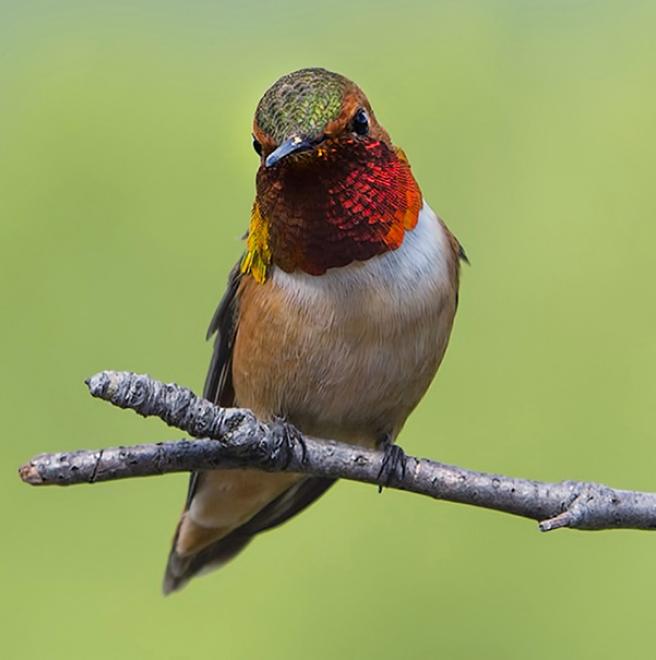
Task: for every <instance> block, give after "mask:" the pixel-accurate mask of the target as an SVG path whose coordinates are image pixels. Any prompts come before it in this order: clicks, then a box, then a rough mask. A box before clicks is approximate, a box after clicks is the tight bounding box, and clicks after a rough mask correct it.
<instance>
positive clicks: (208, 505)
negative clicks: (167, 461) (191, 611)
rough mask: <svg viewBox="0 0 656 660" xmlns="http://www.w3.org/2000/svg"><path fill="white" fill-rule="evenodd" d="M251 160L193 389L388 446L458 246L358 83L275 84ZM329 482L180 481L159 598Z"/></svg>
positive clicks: (446, 329)
mask: <svg viewBox="0 0 656 660" xmlns="http://www.w3.org/2000/svg"><path fill="white" fill-rule="evenodd" d="M253 146H254V148H255V151H256V152H257V154H258V156H259V158H260V166H259V169H258V171H257V178H256V189H257V194H256V198H255V203H254V204H253V209H252V212H251V219H250V225H249V229H248V235H247V243H246V250H245V253H244V255H243V256H242V258H241V260H240V262H239V263H238V264H237V265H236V266H235V268H234V269H233V270H232V272H231V274H230V278H229V282H228V287H227V291H226V292H225V294H224V296H223V299H222V301H221V303H220V304H219V306H218V309H217V310H216V313H215V314H214V317H213V319H212V321H211V323H210V327H209V334H208V336H211V335H214V334H216V340H215V344H214V353H213V356H212V361H211V363H210V367H209V373H208V375H207V380H206V382H205V390H204V396H205V398H207V399H209V400H210V401H213V402H215V403H217V404H218V405H220V406H240V407H244V408H250V409H251V410H253V411H254V413H255V414H256V415H257V417H258V418H259V419H261V420H262V421H268V420H272V419H274V418H284V419H285V420H288V421H289V422H290V423H292V424H294V425H295V426H296V427H298V428H299V429H300V430H301V431H302V432H303V433H305V434H308V435H312V436H315V437H320V438H321V437H323V438H331V439H334V440H339V441H342V442H347V443H353V444H360V445H366V446H369V447H372V446H380V447H381V448H383V449H384V450H385V453H384V454H383V456H384V457H385V459H384V461H383V467H382V469H381V480H382V481H381V483H384V481H385V479H386V478H388V477H389V474H388V475H387V477H386V475H385V474H384V473H385V471H386V470H396V469H398V465H399V464H400V463H402V461H403V453H402V451H401V450H400V449H399V448H398V447H397V446H396V445H394V444H393V443H394V441H395V439H396V437H397V435H398V433H399V431H400V430H401V428H402V426H403V424H404V422H405V420H406V418H407V417H408V415H409V414H410V412H411V411H412V410H413V408H414V407H415V406H416V405H417V403H418V402H419V400H420V399H421V397H422V396H423V395H424V393H425V392H426V389H427V388H428V386H429V384H430V382H431V380H432V379H433V377H434V375H435V373H436V371H437V369H438V367H439V365H440V363H441V361H442V357H443V356H444V352H445V350H446V347H447V343H448V340H449V335H450V333H451V327H452V325H453V320H454V316H455V313H456V307H457V304H458V280H459V261H460V259H463V258H465V257H464V252H463V250H462V247H461V246H460V244H459V243H458V241H457V240H456V239H455V237H454V236H453V234H451V232H450V231H449V230H448V229H447V227H446V225H445V224H444V222H443V221H442V220H441V219H440V218H439V217H437V215H436V214H435V213H434V212H433V211H432V210H431V208H430V207H429V206H428V204H427V203H426V201H425V200H424V198H423V196H422V193H421V190H420V189H419V186H418V185H417V182H416V181H415V178H414V176H413V174H412V171H411V169H410V165H409V163H408V159H407V158H406V156H405V154H404V152H403V151H402V150H401V149H400V148H398V147H395V146H394V145H393V144H392V141H391V140H390V137H389V135H388V134H387V132H386V131H385V129H384V128H383V127H382V126H381V125H380V124H379V123H378V121H377V119H376V116H375V114H374V112H373V110H372V108H371V105H370V104H369V101H368V100H367V97H366V96H365V95H364V93H363V92H362V91H361V90H360V88H359V87H358V86H357V85H356V84H355V83H353V82H351V81H350V80H348V79H347V78H345V77H343V76H341V75H339V74H336V73H332V72H330V71H326V70H325V69H319V68H310V69H302V70H300V71H295V72H294V73H290V74H288V75H286V76H283V77H282V78H280V79H279V80H278V81H277V82H275V83H274V84H273V85H272V86H271V87H270V88H269V89H268V90H267V91H266V93H265V94H264V96H263V97H262V99H261V100H260V102H259V104H258V106H257V110H256V113H255V119H254V122H253ZM333 483H334V481H333V480H332V479H326V478H318V477H307V476H304V475H299V474H290V473H285V472H281V473H269V472H261V471H257V470H248V469H246V470H212V471H207V472H197V473H194V474H192V476H191V481H190V484H189V491H188V494H187V501H186V505H185V509H184V511H183V513H182V517H181V519H180V522H179V524H178V527H177V529H176V532H175V538H174V541H173V547H172V549H171V553H170V555H169V561H168V565H167V567H166V575H165V578H164V591H165V593H168V592H170V591H174V590H176V589H179V588H180V587H181V586H183V585H184V584H185V583H186V582H187V581H188V580H189V579H190V578H191V577H193V576H194V575H195V574H196V573H198V572H199V571H201V570H204V569H208V568H213V567H218V566H220V565H222V564H224V563H225V562H227V561H228V560H229V559H231V558H232V557H234V556H235V555H236V554H237V553H238V552H240V551H241V550H242V549H243V548H244V546H245V545H247V544H248V543H249V541H250V540H251V539H252V538H253V537H254V536H255V535H256V534H258V533H259V532H262V531H264V530H267V529H270V528H272V527H275V526H277V525H279V524H281V523H282V522H284V521H286V520H288V519H289V518H291V517H292V516H294V515H296V514H297V513H298V512H300V511H301V510H303V509H305V507H307V506H308V505H309V504H310V503H311V502H313V501H314V500H316V499H317V498H318V497H320V496H321V495H322V494H323V493H324V492H325V491H326V490H327V489H328V488H329V487H330V486H331V485H332V484H333Z"/></svg>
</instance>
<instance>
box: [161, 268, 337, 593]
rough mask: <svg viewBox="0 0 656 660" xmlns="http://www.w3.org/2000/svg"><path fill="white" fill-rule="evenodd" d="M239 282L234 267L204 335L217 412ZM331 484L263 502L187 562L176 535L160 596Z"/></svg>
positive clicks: (228, 396)
mask: <svg viewBox="0 0 656 660" xmlns="http://www.w3.org/2000/svg"><path fill="white" fill-rule="evenodd" d="M241 278H242V273H241V271H240V268H239V264H237V265H236V266H235V267H234V268H233V269H232V271H231V272H230V276H229V278H228V288H227V290H226V292H225V294H224V295H223V298H222V299H221V302H220V303H219V306H218V307H217V309H216V312H215V313H214V316H213V317H212V320H211V322H210V325H209V329H208V331H207V337H208V339H209V338H210V337H211V336H212V335H214V334H216V338H215V340H214V352H213V354H212V360H211V362H210V367H209V370H208V373H207V378H206V379H205V387H204V389H203V396H204V397H205V398H206V399H208V400H209V401H213V402H214V403H217V404H219V405H220V406H223V407H229V406H232V405H234V404H235V392H234V388H233V384H232V354H233V348H234V343H235V337H236V335H237V318H238V305H239V300H238V296H237V292H238V289H239V283H240V282H241ZM202 476H203V473H202V472H193V473H192V474H191V476H190V479H189V488H188V491H187V501H186V505H185V510H186V509H188V508H189V506H190V504H191V501H192V499H193V497H194V494H195V493H196V490H197V488H198V486H199V484H200V482H201V481H202ZM334 483H335V480H334V479H324V478H319V477H310V478H308V479H304V480H303V481H300V482H298V483H296V484H294V485H293V486H292V487H291V488H289V489H288V490H286V491H285V492H284V493H282V494H281V495H279V496H278V497H277V498H276V499H275V500H273V501H272V502H269V504H267V505H266V506H265V507H264V508H263V509H262V510H261V511H259V512H258V513H257V514H255V516H253V518H251V519H250V520H249V521H247V522H246V523H244V524H243V525H242V526H241V527H239V528H237V529H235V530H233V531H232V532H230V534H228V535H227V536H225V537H223V538H222V539H219V540H218V541H216V542H214V543H212V544H211V545H209V546H208V547H206V548H204V549H203V550H201V551H200V552H198V553H196V554H195V555H192V556H190V557H180V556H179V555H178V554H177V553H176V552H175V545H176V542H177V531H176V534H175V538H174V539H173V548H172V549H171V552H170V554H169V560H168V564H167V567H166V574H165V576H164V592H165V593H169V592H171V591H175V590H177V589H179V588H180V587H182V586H183V585H184V584H185V583H186V582H187V581H188V580H190V579H191V578H192V577H193V576H194V575H196V574H197V573H198V572H200V571H201V570H203V569H205V570H208V569H212V568H217V567H218V566H221V565H222V564H225V563H226V562H227V561H229V560H230V559H232V558H233V557H234V556H235V555H236V554H238V553H239V552H240V551H241V550H242V549H243V548H244V547H245V546H246V545H247V544H248V543H249V541H250V540H251V539H252V538H253V536H255V534H258V533H260V532H263V531H265V530H268V529H271V528H273V527H277V526H278V525H281V524H282V523H284V522H285V521H287V520H289V518H291V517H292V516H295V515H296V514H297V513H299V512H300V511H302V510H303V509H305V508H306V507H307V506H309V505H310V504H311V503H312V502H314V500H316V499H317V498H318V497H320V496H321V495H323V494H324V493H325V492H326V491H327V490H328V488H330V486H332V485H333V484H334Z"/></svg>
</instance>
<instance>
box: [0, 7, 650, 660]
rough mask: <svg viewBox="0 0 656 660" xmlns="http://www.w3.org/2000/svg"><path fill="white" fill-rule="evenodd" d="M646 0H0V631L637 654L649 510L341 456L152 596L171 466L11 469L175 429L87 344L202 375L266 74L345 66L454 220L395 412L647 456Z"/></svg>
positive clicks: (521, 462)
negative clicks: (106, 382) (422, 383)
mask: <svg viewBox="0 0 656 660" xmlns="http://www.w3.org/2000/svg"><path fill="white" fill-rule="evenodd" d="M655 33H656V5H655V4H654V3H653V2H647V1H646V2H638V1H630V2H620V1H617V2H608V1H604V0H597V1H594V2H592V1H589V2H583V1H578V2H577V1H569V2H564V1H562V0H549V1H547V0H544V1H539V2H538V1H530V2H525V1H523V0H516V1H504V2H502V1H496V2H492V1H490V0H480V1H478V2H476V1H473V0H472V1H471V2H457V1H449V2H442V1H440V2H434V1H430V2H415V1H413V0H407V1H405V2H398V1H395V2H389V1H387V0H378V1H376V2H374V1H373V0H370V1H366V0H359V1H358V0H356V1H353V0H350V1H349V2H343V1H342V0H336V1H334V2H331V3H328V4H324V5H317V4H316V3H309V2H292V1H286V0H279V1H278V2H276V3H264V2H252V1H250V0H242V1H241V2H233V3H221V2H211V3H210V2H196V1H192V2H167V1H164V0H158V1H157V2H155V1H153V2H145V1H141V2H122V1H117V2H112V3H100V2H67V1H64V2H33V1H31V0H30V1H26V2H21V3H18V2H2V3H0V296H1V300H2V307H1V309H2V312H1V314H2V323H1V324H0V360H1V372H0V373H1V378H0V406H1V411H2V441H1V444H0V457H1V461H2V463H1V465H2V475H3V476H2V479H0V502H1V505H0V506H1V508H2V530H3V539H2V543H1V544H0V548H1V549H0V553H1V558H2V560H1V561H0V622H1V624H0V627H1V628H2V635H1V636H0V651H1V653H2V656H3V657H6V658H37V657H50V658H87V657H92V658H98V659H102V658H125V659H126V660H127V659H128V658H154V657H157V658H192V657H216V658H230V659H235V660H239V659H241V658H272V659H276V658H285V659H293V658H301V657H306V656H310V657H314V658H317V659H324V658H325V659H334V658H375V659H376V660H384V659H385V658H399V657H408V658H418V657H443V658H450V659H459V658H481V657H482V658H490V659H493V658H503V659H504V660H510V659H514V658H517V659H525V658H535V659H538V658H545V659H553V658H559V659H570V658H571V659H576V660H581V659H586V658H595V659H598V660H599V659H603V658H618V657H626V656H627V654H628V656H629V657H632V658H651V657H653V654H654V650H653V627H654V616H655V614H654V593H655V592H656V571H655V570H654V566H655V557H656V537H654V536H652V535H651V534H649V533H646V532H631V531H619V532H618V531H615V532H604V533H594V534H592V533H580V532H568V531H561V532H555V533H553V534H550V535H541V534H539V533H538V531H537V529H536V526H535V525H534V524H532V523H531V522H530V521H526V520H521V519H516V518H512V517H509V516H505V515H501V514H498V513H493V512H487V511H482V510H476V509H473V508H468V507H463V506H457V505H453V504H444V503H436V502H433V501H430V500H428V499H423V498H421V497H418V496H413V495H406V494H401V493H396V492H385V493H384V494H383V495H382V496H380V495H378V494H377V493H376V489H375V488H371V487H367V486H363V485H360V484H352V483H343V484H341V485H340V486H339V487H338V488H335V489H334V490H333V491H331V492H330V493H329V494H328V495H327V496H326V497H324V498H323V499H322V500H321V501H320V502H319V503H317V504H316V505H315V506H313V507H312V509H311V510H309V511H308V512H307V513H306V514H305V515H303V516H301V517H299V518H297V519H295V520H294V521H293V522H291V523H290V524H288V525H287V526H285V527H284V528H282V529H280V530H278V531H276V532H275V533H270V534H267V535H264V536H262V537H260V538H258V540H257V542H255V543H253V545H252V546H251V547H250V548H249V549H248V551H247V552H245V553H244V554H243V555H241V556H240V558H239V560H238V561H235V562H234V563H232V564H230V565H229V566H228V567H226V568H225V569H224V570H222V571H221V572H219V573H214V574H212V575H211V576H207V577H204V578H202V579H199V580H195V581H194V582H193V583H191V584H190V585H189V587H188V588H187V589H186V590H185V591H183V592H182V593H180V594H176V595H175V596H173V597H170V598H168V599H164V598H162V596H161V595H160V580H161V576H162V571H163V568H164V561H165V557H166V554H167V551H168V546H169V541H170V537H171V533H172V531H173V528H174V525H175V523H176V520H177V516H178V513H179V510H180V507H181V506H182V502H183V499H184V494H185V487H186V477H185V476H183V475H176V476H168V477H162V478H152V479H144V480H139V481H126V482H120V483H111V484H102V485H96V486H93V487H87V486H79V487H75V488H70V489H32V488H29V487H27V486H25V485H23V484H21V483H20V482H19V480H18V478H17V476H16V472H15V470H16V467H17V466H18V465H19V464H20V463H21V462H22V461H24V460H26V459H28V458H29V457H30V456H31V455H32V454H34V453H37V452H42V451H49V450H51V451H54V450H63V449H73V448H77V447H97V446H102V445H109V444H116V443H131V442H142V441H151V440H153V441H154V440H158V439H172V438H175V437H178V436H177V435H176V433H175V432H174V431H172V430H170V429H168V428H166V427H164V425H163V424H161V423H158V422H157V421H144V420H141V419H140V418H138V417H136V416H135V415H133V414H131V413H129V412H121V411H118V410H115V409H111V408H110V407H109V406H107V405H106V404H103V403H100V402H98V401H94V400H92V399H91V398H90V397H89V396H88V395H87V394H86V390H85V387H84V385H83V382H82V381H83V379H84V378H85V377H86V376H88V375H89V374H91V373H93V372H95V371H97V370H100V369H103V368H113V369H131V370H135V371H140V372H149V373H151V374H153V375H155V376H157V377H159V378H162V379H165V380H175V381H177V382H180V383H184V384H187V385H189V386H192V387H195V388H196V389H200V387H201V386H202V382H203V378H204V372H205V368H206V365H207V363H208V360H209V355H210V346H209V345H208V344H206V343H205V342H204V340H203V335H204V331H205V328H206V325H207V322H208V320H209V318H210V316H211V314H212V311H213V308H214V305H215V304H216V302H217V301H218V299H219V297H220V295H221V293H222V290H223V286H224V282H225V277H226V274H227V271H228V269H229V268H230V266H231V265H232V263H233V262H234V261H235V260H236V259H237V257H238V255H239V254H240V250H241V245H240V236H241V234H242V232H243V231H244V229H245V226H246V223H247V219H248V214H249V209H250V205H251V201H252V197H253V192H254V184H253V179H254V173H255V168H256V163H257V158H256V156H255V155H254V154H253V152H252V148H251V144H250V142H251V140H250V121H251V116H252V112H253V109H254V107H255V104H256V102H257V100H258V98H259V96H260V95H261V93H262V92H263V91H264V90H265V89H266V87H267V86H268V85H269V84H270V83H272V82H273V81H274V80H275V79H276V78H277V77H278V76H279V75H281V74H283V73H286V72H288V71H290V70H293V69H296V68H300V67H303V66H310V65H321V66H325V67H328V68H332V69H334V70H337V71H340V72H343V73H345V74H347V75H348V76H350V77H352V78H353V79H355V80H356V81H358V82H359V83H360V84H361V86H362V87H363V88H364V89H365V91H366V92H367V93H368V94H369V97H370V99H371V100H372V103H373V105H374V108H375V109H376V110H377V114H378V116H379V118H380V119H381V120H382V122H383V123H384V125H385V126H386V127H387V128H388V130H389V131H390V133H391V134H392V136H393V138H394V140H395V141H396V143H397V144H399V145H402V146H403V147H404V148H405V150H406V152H407V153H408V156H409V158H410V160H411V162H412V164H413V167H414V170H415V173H416V175H417V178H418V180H419V182H420V184H421V186H422V188H423V190H424V192H425V194H426V197H427V198H428V199H429V200H430V202H431V204H432V205H433V207H434V208H435V209H436V210H438V211H439V212H440V213H441V214H442V215H443V217H444V218H445V219H446V220H447V222H448V223H449V225H450V227H451V228H452V229H453V231H454V232H455V233H456V234H457V235H458V237H459V238H460V239H461V241H462V242H463V243H464V245H465V246H466V248H467V251H468V253H469V256H470V258H471V262H472V266H471V268H466V269H465V271H464V276H463V287H462V296H461V308H460V312H459V316H458V319H457V323H456V328H455V332H454V336H453V340H452V343H451V347H450V350H449V352H448V354H447V358H446V361H445V363H444V365H443V368H442V370H441V372H440V374H439V377H438V379H437V381H436V382H435V384H434V386H433V387H432V389H431V390H430V393H429V394H428V395H427V397H426V398H425V400H424V401H423V403H422V404H421V406H420V407H419V409H418V410H417V411H416V413H415V414H414V415H413V417H412V418H411V420H410V421H409V423H408V425H407V427H406V429H405V431H404V433H403V435H402V438H401V441H402V444H403V445H404V446H405V447H406V449H408V450H409V451H412V452H416V453H419V454H421V455H428V456H431V457H435V458H438V459H441V460H444V461H447V462H453V463H458V464H462V465H465V466H469V467H473V468H478V469H485V470H495V471H501V472H504V473H509V474H513V475H518V476H529V477H534V478H540V479H547V480H559V479H563V478H589V479H594V480H600V481H604V482H607V483H610V484H612V485H615V486H619V487H627V488H629V487H630V488H637V489H652V490H654V489H656V476H655V475H656V471H655V469H654V468H655V466H656V437H655V436H656V434H655V432H654V425H655V422H656V411H655V407H654V399H655V398H656V384H655V383H654V373H655V370H656V334H655V332H654V327H655V324H656V299H655V296H654V281H655V278H656V262H655V260H654V251H655V248H654V243H655V242H656V224H655V220H656V193H655V191H654V173H655V169H656V156H655V154H656V130H655V121H656V85H655V84H654V83H655V80H656V40H655V39H654V34H655Z"/></svg>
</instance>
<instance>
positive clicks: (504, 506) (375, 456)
mask: <svg viewBox="0 0 656 660" xmlns="http://www.w3.org/2000/svg"><path fill="white" fill-rule="evenodd" d="M87 385H88V387H89V391H90V393H91V395H92V396H94V397H97V398H100V399H103V400H105V401H109V402H110V403H112V404H114V405H116V406H118V407H120V408H130V409H132V410H134V411H136V412H137V413H139V414H141V415H143V416H144V417H146V416H156V417H159V418H160V419H162V420H164V422H166V423H167V424H168V425H169V426H173V427H175V428H177V429H180V430H182V431H185V432H186V433H188V434H190V435H191V436H193V438H195V439H192V440H180V441H177V442H161V443H156V444H143V445H133V446H129V447H111V448H107V449H99V450H78V451H72V452H64V453H56V454H40V455H38V456H35V457H34V458H33V459H32V460H31V461H30V462H29V463H26V464H25V465H23V466H22V467H21V468H20V469H19V474H20V476H21V479H23V481H25V482H26V483H29V484H32V485H49V484H56V485H61V486H65V485H70V484H78V483H95V482H99V481H110V480H114V479H124V478H127V477H143V476H149V475H157V474H165V473H169V472H186V471H191V470H210V469H215V468H221V469H236V468H244V467H249V468H257V469H260V470H266V471H289V472H299V473H304V474H311V475H315V476H322V477H332V478H340V479H351V480H353V481H362V482H364V483H370V484H377V483H378V482H379V472H380V468H381V462H382V458H383V454H382V452H380V451H376V450H373V449H366V448H363V447H357V446H354V445H347V444H344V443H339V442H335V441H332V440H325V439H319V438H312V437H308V436H303V435H302V434H301V433H300V432H299V431H298V430H297V429H295V428H294V427H292V426H291V425H289V424H286V423H285V422H284V421H283V420H279V421H276V422H274V423H272V424H262V423H261V422H259V421H258V420H257V419H256V418H255V416H254V415H253V413H252V412H250V411H249V410H244V409H239V408H219V407H217V406H215V405H213V404H212V403H210V402H209V401H206V400H204V399H201V398H199V397H197V396H196V395H195V394H194V393H193V392H192V391H191V390H189V389H187V388H184V387H179V386H178V385H175V384H164V383H161V382H160V381H157V380H155V379H153V378H150V377H149V376H145V375H138V374H133V373H130V372H112V371H103V372H101V373H99V374H96V375H95V376H93V377H92V378H90V379H89V380H88V381H87ZM386 486H388V487H390V488H396V489H399V490H405V491H408V492H412V493H418V494H421V495H428V496H430V497H433V498H435V499H439V500H448V501H450V502H460V503H462V504H470V505H473V506H479V507H485V508H488V509H495V510H497V511H503V512H505V513H512V514H515V515H518V516H524V517H526V518H531V519H533V520H537V521H539V527H540V529H541V530H542V531H549V530H552V529H557V528H560V527H572V528H576V529H584V530H598V529H619V528H623V529H629V528H630V529H656V493H643V492H637V491H628V490H616V489H613V488H610V487H608V486H604V485H602V484H596V483H588V482H581V481H562V482H559V483H546V482H541V481H533V480H527V479H516V478H512V477H506V476H503V475H500V474H490V473H486V472H475V471H473V470H467V469H464V468H461V467H457V466H454V465H446V464H443V463H438V462H436V461H431V460H428V459H423V458H416V457H413V456H408V457H407V462H406V465H405V470H401V469H399V470H397V472H396V473H395V474H393V475H391V477H390V479H389V481H388V483H386Z"/></svg>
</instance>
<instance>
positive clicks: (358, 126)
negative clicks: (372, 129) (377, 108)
mask: <svg viewBox="0 0 656 660" xmlns="http://www.w3.org/2000/svg"><path fill="white" fill-rule="evenodd" d="M351 126H352V127H353V132H354V133H357V134H358V135H366V134H367V133H368V132H369V115H368V114H367V111H366V110H365V109H364V108H360V109H359V110H358V111H357V112H356V113H355V115H353V121H352V122H351Z"/></svg>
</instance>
